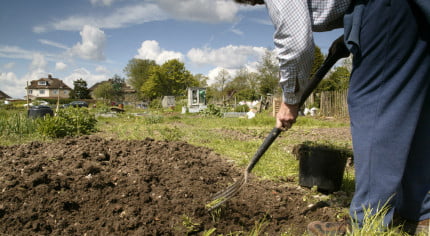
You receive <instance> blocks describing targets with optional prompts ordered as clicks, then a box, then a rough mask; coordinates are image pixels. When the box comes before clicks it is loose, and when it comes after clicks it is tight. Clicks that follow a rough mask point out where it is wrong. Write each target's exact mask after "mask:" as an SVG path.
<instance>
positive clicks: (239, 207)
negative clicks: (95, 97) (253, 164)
mask: <svg viewBox="0 0 430 236" xmlns="http://www.w3.org/2000/svg"><path fill="white" fill-rule="evenodd" d="M241 172H242V170H241V169H238V168H236V167H234V166H233V165H232V164H231V163H229V162H228V161H226V160H225V158H222V157H220V156H219V155H217V154H215V153H214V152H212V151H211V150H210V149H207V148H203V147H196V146H192V145H190V144H187V143H185V142H167V141H155V140H152V139H145V140H139V141H124V140H114V139H103V138H100V137H98V136H82V137H78V138H65V139H61V140H58V141H55V142H52V143H42V142H32V143H29V144H23V145H18V146H10V147H0V234H6V235H187V234H202V233H203V232H205V231H206V232H207V231H209V230H211V229H216V230H215V234H228V233H231V232H234V233H238V232H249V231H251V230H253V229H255V228H256V224H257V225H259V226H262V230H261V232H264V233H267V234H268V235H280V233H282V232H289V234H291V235H301V234H302V233H303V232H304V231H305V230H306V225H307V224H308V223H309V222H310V221H312V220H335V215H336V212H335V209H334V208H331V207H327V206H325V205H323V207H315V208H312V209H309V208H308V205H309V202H307V201H305V200H304V196H305V195H306V191H309V190H305V189H302V188H299V187H297V185H296V184H295V183H288V182H284V183H282V182H271V181H262V180H257V179H256V178H254V177H251V179H250V182H249V183H248V184H247V185H245V187H244V188H242V190H241V191H240V193H239V194H238V195H237V196H236V197H235V198H233V199H232V200H230V201H229V202H228V203H227V204H225V206H223V207H222V208H221V210H220V211H213V212H211V213H209V212H208V211H207V210H206V209H205V204H206V203H208V202H209V201H210V197H211V195H212V194H214V193H215V192H217V191H220V190H223V189H225V188H226V187H227V186H228V185H229V184H231V183H233V182H234V181H235V179H237V178H238V177H240V175H241ZM259 222H264V223H259ZM215 234H213V235H215Z"/></svg>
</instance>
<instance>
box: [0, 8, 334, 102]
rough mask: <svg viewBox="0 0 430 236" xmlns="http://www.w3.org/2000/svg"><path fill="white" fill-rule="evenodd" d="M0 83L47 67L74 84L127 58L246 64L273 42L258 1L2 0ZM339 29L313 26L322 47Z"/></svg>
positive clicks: (209, 70)
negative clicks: (244, 3)
mask: <svg viewBox="0 0 430 236" xmlns="http://www.w3.org/2000/svg"><path fill="white" fill-rule="evenodd" d="M0 30H1V34H0V90H2V91H3V92H5V93H7V94H9V95H10V96H12V97H15V98H22V97H23V96H24V95H25V89H24V88H25V86H26V81H30V80H35V79H39V78H41V77H47V75H48V74H52V75H53V77H55V78H60V79H62V80H63V81H64V82H65V83H66V84H67V85H69V86H70V87H71V88H73V81H74V80H77V79H80V78H83V79H85V80H86V81H87V82H88V85H89V86H91V85H93V84H94V83H96V82H100V81H103V80H106V79H108V78H110V77H112V76H113V75H114V74H118V75H120V76H121V77H125V78H126V75H125V74H124V73H123V69H124V67H125V66H126V65H127V64H128V61H129V60H131V59H133V58H142V59H152V60H155V61H156V62H157V63H158V64H162V63H164V62H165V61H166V60H169V59H173V58H179V59H180V60H181V61H182V62H184V63H185V66H186V68H187V69H188V70H190V71H191V73H193V74H197V73H202V74H204V75H207V76H209V77H210V78H213V77H215V76H216V75H217V74H218V72H219V70H221V69H222V68H224V69H227V70H228V71H229V72H230V74H231V75H234V73H235V71H237V70H238V69H240V68H243V67H246V68H249V69H250V70H252V69H253V68H255V63H256V62H258V61H259V60H260V58H261V56H262V55H263V54H264V50H266V49H272V48H273V41H272V34H273V30H274V29H273V25H272V24H271V21H270V19H269V17H268V15H267V11H266V9H265V7H264V6H257V7H244V6H239V5H237V4H235V3H234V2H233V0H182V1H176V0H143V1H142V0H74V1H66V0H38V1H36V0H13V1H8V0H0ZM341 34H342V31H341V30H334V31H331V32H326V33H318V34H315V35H314V36H315V43H316V45H318V46H319V47H321V49H322V51H323V53H326V52H327V49H328V47H329V45H330V43H331V42H332V41H333V40H334V39H336V38H337V37H338V36H339V35H341Z"/></svg>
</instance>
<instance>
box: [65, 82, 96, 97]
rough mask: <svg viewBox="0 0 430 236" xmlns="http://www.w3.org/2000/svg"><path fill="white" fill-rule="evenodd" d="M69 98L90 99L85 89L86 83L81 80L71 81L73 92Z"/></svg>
mask: <svg viewBox="0 0 430 236" xmlns="http://www.w3.org/2000/svg"><path fill="white" fill-rule="evenodd" d="M69 96H70V98H72V99H90V98H91V95H90V90H89V89H88V87H87V82H86V81H85V80H83V79H82V78H81V79H78V80H75V81H73V90H72V91H71V92H70V95H69Z"/></svg>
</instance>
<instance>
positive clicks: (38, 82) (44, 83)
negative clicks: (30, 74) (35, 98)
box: [37, 80, 47, 85]
mask: <svg viewBox="0 0 430 236" xmlns="http://www.w3.org/2000/svg"><path fill="white" fill-rule="evenodd" d="M37 85H47V83H46V81H44V80H42V81H37Z"/></svg>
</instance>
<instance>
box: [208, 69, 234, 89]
mask: <svg viewBox="0 0 430 236" xmlns="http://www.w3.org/2000/svg"><path fill="white" fill-rule="evenodd" d="M222 70H225V71H227V72H228V74H229V75H230V77H234V76H235V75H236V73H237V72H238V71H239V69H227V68H223V67H219V66H218V67H215V68H214V69H212V70H210V71H209V72H208V78H209V79H208V85H212V84H214V83H215V82H216V80H215V78H216V77H217V76H218V74H219V72H220V71H222Z"/></svg>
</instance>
